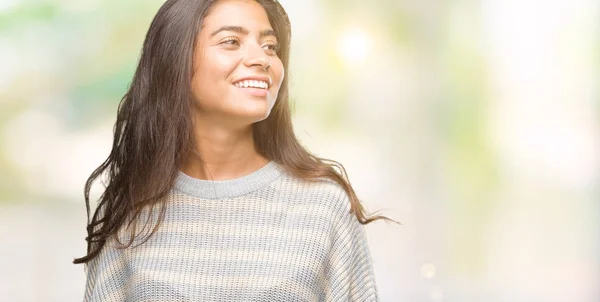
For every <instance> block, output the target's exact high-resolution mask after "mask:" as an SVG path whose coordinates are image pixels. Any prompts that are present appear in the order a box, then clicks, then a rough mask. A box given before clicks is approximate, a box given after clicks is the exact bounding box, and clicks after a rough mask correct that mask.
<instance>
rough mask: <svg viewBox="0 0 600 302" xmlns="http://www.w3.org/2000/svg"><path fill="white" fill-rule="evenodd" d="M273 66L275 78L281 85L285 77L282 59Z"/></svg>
mask: <svg viewBox="0 0 600 302" xmlns="http://www.w3.org/2000/svg"><path fill="white" fill-rule="evenodd" d="M273 67H274V68H273V74H274V75H275V78H276V79H277V80H278V83H279V85H280V86H281V83H282V82H283V79H284V78H285V69H284V68H283V63H281V61H280V60H277V64H274V65H273Z"/></svg>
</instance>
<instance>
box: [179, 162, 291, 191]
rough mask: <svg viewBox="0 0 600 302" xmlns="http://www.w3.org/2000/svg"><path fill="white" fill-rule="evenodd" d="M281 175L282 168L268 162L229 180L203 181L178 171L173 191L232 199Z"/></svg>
mask: <svg viewBox="0 0 600 302" xmlns="http://www.w3.org/2000/svg"><path fill="white" fill-rule="evenodd" d="M282 173H283V168H282V167H281V166H279V165H278V164H277V163H275V162H274V161H270V162H269V163H267V164H266V165H264V166H263V167H262V168H260V169H258V170H256V171H254V172H252V173H250V174H247V175H244V176H241V177H238V178H234V179H229V180H204V179H198V178H194V177H191V176H189V175H187V174H185V173H183V172H181V171H178V174H177V178H176V179H175V184H174V186H173V187H174V189H175V190H177V191H180V192H182V193H185V194H188V195H191V196H195V197H199V198H205V199H221V198H232V197H237V196H242V195H245V194H248V193H250V192H252V191H255V190H257V189H260V188H261V187H264V186H266V185H268V184H269V183H271V182H272V181H273V180H275V179H276V178H277V177H279V176H280V175H281V174H282Z"/></svg>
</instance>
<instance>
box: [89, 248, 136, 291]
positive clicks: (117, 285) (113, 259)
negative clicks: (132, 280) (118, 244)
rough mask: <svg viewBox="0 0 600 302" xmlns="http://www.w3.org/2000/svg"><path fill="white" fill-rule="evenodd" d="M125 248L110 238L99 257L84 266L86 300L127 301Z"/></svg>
mask: <svg viewBox="0 0 600 302" xmlns="http://www.w3.org/2000/svg"><path fill="white" fill-rule="evenodd" d="M122 253H123V250H120V249H116V248H115V247H114V246H113V241H112V240H109V241H107V242H106V245H105V246H104V248H103V249H102V251H101V252H100V253H99V254H98V256H97V257H95V258H94V259H92V260H91V261H89V262H88V263H86V264H85V266H84V272H85V276H86V283H85V295H84V297H83V301H84V302H95V301H110V302H113V301H114V302H116V301H125V300H126V296H125V281H126V278H125V262H124V259H123V256H122Z"/></svg>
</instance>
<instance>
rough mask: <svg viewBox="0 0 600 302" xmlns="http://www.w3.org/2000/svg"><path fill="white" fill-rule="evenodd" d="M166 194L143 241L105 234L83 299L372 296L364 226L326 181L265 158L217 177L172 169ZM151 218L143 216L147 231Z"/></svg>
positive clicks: (284, 301) (342, 298)
mask: <svg viewBox="0 0 600 302" xmlns="http://www.w3.org/2000/svg"><path fill="white" fill-rule="evenodd" d="M167 198H168V203H167V209H166V214H165V217H164V220H163V222H162V224H161V225H160V227H159V229H158V231H157V233H155V234H154V235H152V236H151V237H150V239H149V240H148V241H146V242H144V243H142V241H143V239H144V237H146V236H144V235H142V236H138V238H136V239H135V241H134V245H138V246H137V247H134V248H131V247H130V248H127V249H116V248H114V246H115V244H116V241H115V240H114V238H111V239H109V240H108V241H107V244H106V245H105V247H104V248H103V249H102V251H101V253H100V254H99V255H98V257H96V258H94V259H93V260H92V261H90V262H89V263H88V264H86V265H85V273H86V277H87V281H86V289H85V297H84V301H103V302H108V301H230V302H236V301H265V302H267V301H268V302H274V301H281V302H291V301H361V302H363V301H378V300H379V299H378V293H377V286H376V283H375V278H374V274H373V267H372V260H371V256H370V251H369V248H368V244H367V239H366V236H365V232H364V226H363V225H361V224H360V223H359V222H358V220H357V219H356V217H355V216H354V215H353V214H351V213H349V210H350V202H349V198H348V195H347V194H346V193H345V192H344V191H343V189H342V188H341V187H340V186H339V185H337V184H335V183H334V182H332V181H329V180H323V181H320V182H313V183H311V182H307V181H303V180H300V179H298V178H295V177H293V176H291V175H290V174H288V173H287V172H285V171H283V168H282V167H280V166H279V165H278V164H276V163H275V162H273V161H271V162H270V163H268V164H267V165H265V166H264V167H262V168H261V169H259V170H257V171H255V172H253V173H251V174H249V175H246V176H243V177H240V178H237V179H233V180H226V181H209V180H200V179H196V178H192V177H190V176H187V175H185V174H184V173H181V172H179V175H178V177H177V180H176V183H175V185H174V187H173V190H172V191H171V193H170V194H169V196H168V197H167ZM158 212H160V211H159V209H155V210H154V211H149V210H146V211H145V212H144V215H142V218H143V219H142V220H143V221H146V220H147V219H148V221H149V222H150V223H149V225H148V227H146V230H147V231H149V230H150V229H151V228H152V227H153V226H154V222H155V221H156V219H157V217H158ZM143 225H144V223H141V224H139V225H138V227H137V228H138V230H139V231H142V234H147V233H149V232H147V231H143V230H142V228H143ZM118 236H119V238H120V239H121V240H126V239H127V238H128V237H127V236H129V235H128V231H123V230H122V231H120V232H119V235H118ZM140 243H141V244H140Z"/></svg>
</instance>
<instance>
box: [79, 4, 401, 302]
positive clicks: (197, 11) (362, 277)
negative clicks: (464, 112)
mask: <svg viewBox="0 0 600 302" xmlns="http://www.w3.org/2000/svg"><path fill="white" fill-rule="evenodd" d="M290 36H291V31H290V23H289V20H288V18H287V15H286V13H285V12H284V10H283V8H282V7H281V5H280V4H279V3H277V2H276V1H274V0H256V1H255V0H218V1H211V0H168V1H166V3H165V4H164V5H163V6H162V7H161V8H160V10H159V11H158V13H157V15H156V17H155V18H154V20H153V22H152V24H151V26H150V29H149V31H148V34H147V36H146V39H145V42H144V46H143V50H142V55H141V57H140V61H139V65H138V67H137V70H136V72H135V75H134V78H133V82H132V84H131V86H130V88H129V90H128V91H127V93H126V95H125V96H124V98H123V100H122V102H121V104H120V106H119V110H118V115H117V122H116V125H115V128H114V131H115V133H114V144H113V148H112V152H111V153H110V155H109V157H108V159H107V160H106V161H105V162H104V163H103V164H102V165H101V166H100V167H98V169H96V170H95V171H94V173H92V175H91V176H90V178H89V179H88V181H87V183H86V187H85V200H86V207H87V211H88V220H89V215H90V205H89V191H90V187H91V184H92V183H93V182H94V181H95V180H96V179H97V178H98V177H100V176H101V175H102V174H103V173H105V172H107V174H108V182H107V184H106V190H105V192H104V194H103V195H102V196H101V197H100V200H99V203H98V206H97V208H96V210H95V212H94V214H93V216H92V219H91V222H89V223H88V227H87V232H88V237H87V238H86V240H87V244H88V245H87V246H88V251H87V255H86V256H85V257H82V258H78V259H75V261H74V263H86V265H85V272H86V275H87V282H86V289H85V298H84V300H85V301H378V294H377V287H376V283H375V279H374V275H373V268H372V261H371V256H370V251H369V248H368V244H367V241H366V237H365V233H364V229H363V225H364V224H367V223H369V222H371V221H374V220H377V219H386V220H389V219H388V218H386V217H383V216H375V217H367V216H366V214H365V213H364V209H363V207H362V206H361V204H360V202H359V200H358V198H357V196H356V194H355V193H354V191H353V189H352V187H351V186H350V183H349V182H348V179H347V176H346V173H345V171H344V169H343V167H342V166H341V165H340V164H338V163H337V162H334V161H329V160H325V159H321V158H318V157H315V156H314V155H312V154H310V153H309V152H308V151H306V150H305V149H304V148H303V147H302V146H301V145H300V143H299V142H298V140H297V139H296V137H295V136H294V132H293V129H292V120H291V117H290V108H289V103H288V82H287V78H286V76H285V70H286V69H287V67H288V64H289V47H290Z"/></svg>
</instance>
